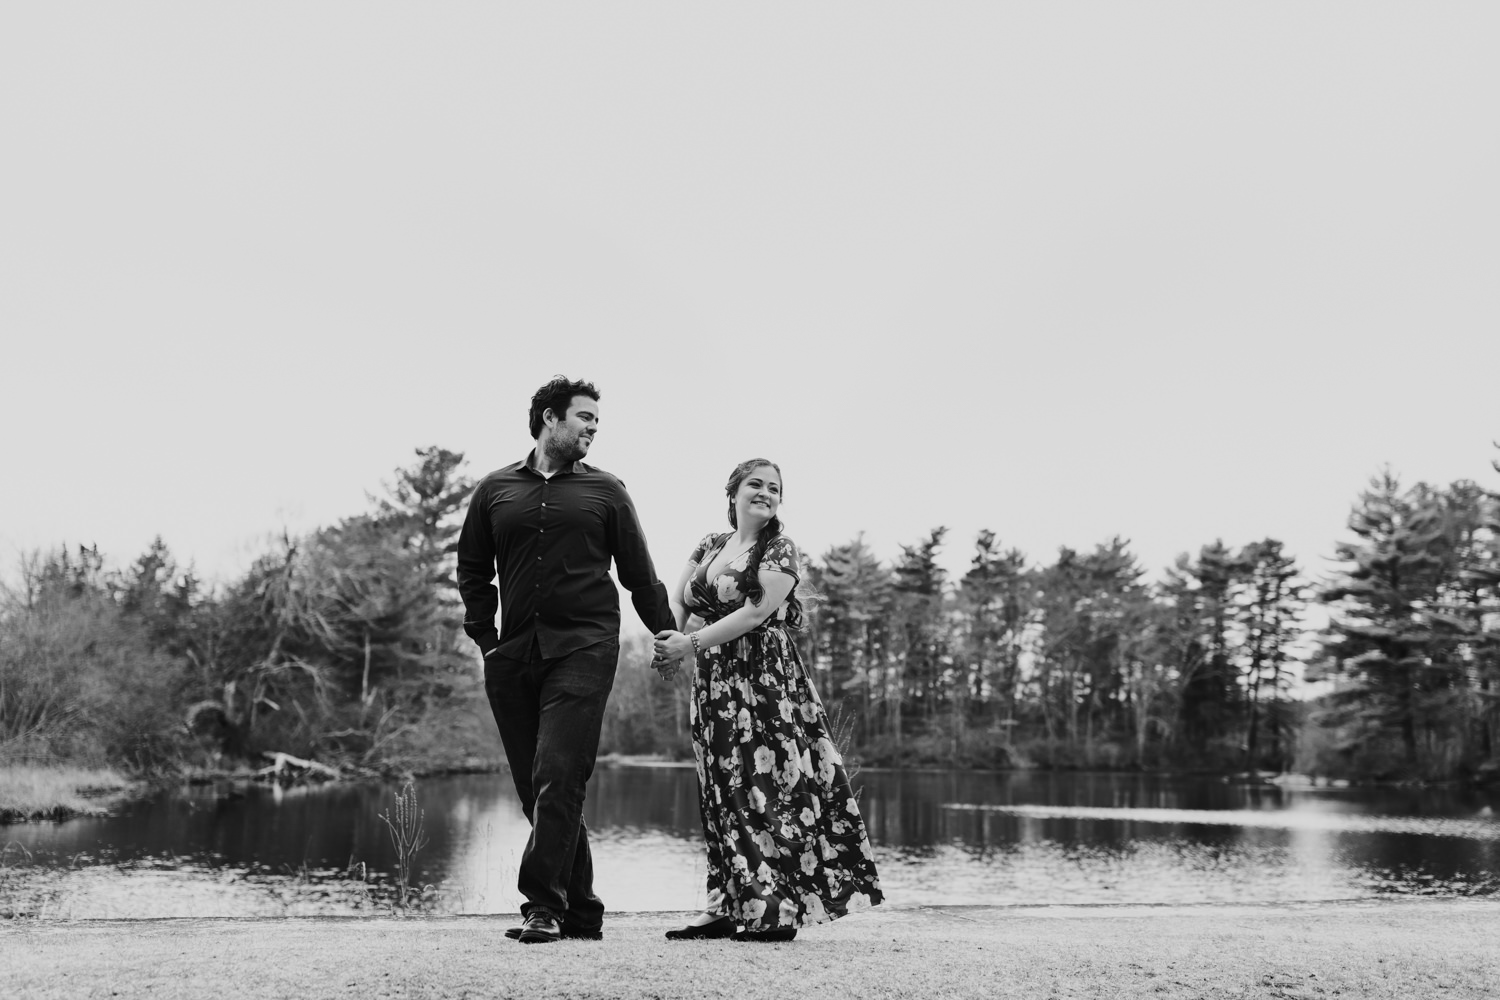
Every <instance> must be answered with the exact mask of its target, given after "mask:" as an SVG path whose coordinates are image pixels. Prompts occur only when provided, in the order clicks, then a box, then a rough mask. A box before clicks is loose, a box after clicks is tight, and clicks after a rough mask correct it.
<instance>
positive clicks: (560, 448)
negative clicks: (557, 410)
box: [547, 396, 599, 462]
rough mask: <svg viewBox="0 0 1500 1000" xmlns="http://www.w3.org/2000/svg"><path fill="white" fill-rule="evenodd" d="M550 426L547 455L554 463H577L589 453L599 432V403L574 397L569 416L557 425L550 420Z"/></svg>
mask: <svg viewBox="0 0 1500 1000" xmlns="http://www.w3.org/2000/svg"><path fill="white" fill-rule="evenodd" d="M549 412H550V411H549ZM548 426H549V427H550V428H551V429H552V435H551V436H550V437H549V438H548V439H547V454H548V455H549V456H551V457H552V459H553V460H554V461H558V462H576V461H578V460H579V459H581V458H583V457H584V456H586V455H587V454H588V453H589V445H591V444H593V443H594V435H595V434H597V433H598V432H599V401H598V400H597V399H591V398H589V397H588V396H574V397H573V401H572V402H571V403H569V404H568V415H567V416H565V417H564V418H563V419H561V420H558V421H557V422H556V423H553V422H552V421H550V420H549V421H548Z"/></svg>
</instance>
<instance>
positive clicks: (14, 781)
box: [0, 761, 134, 822]
mask: <svg viewBox="0 0 1500 1000" xmlns="http://www.w3.org/2000/svg"><path fill="white" fill-rule="evenodd" d="M133 787H134V785H133V783H132V782H131V781H130V780H129V779H127V778H125V777H123V776H122V775H120V774H119V772H117V771H115V770H113V769H111V768H84V767H42V766H37V765H35V764H15V763H5V762H3V761H0V822H17V821H21V820H29V819H66V818H68V817H69V816H95V815H102V814H104V813H107V812H108V811H109V808H110V806H112V805H114V804H115V803H116V802H117V801H118V799H119V798H120V797H121V796H122V795H124V794H126V793H128V792H129V791H130V790H131V789H132V788H133Z"/></svg>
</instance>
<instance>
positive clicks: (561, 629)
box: [458, 377, 882, 944]
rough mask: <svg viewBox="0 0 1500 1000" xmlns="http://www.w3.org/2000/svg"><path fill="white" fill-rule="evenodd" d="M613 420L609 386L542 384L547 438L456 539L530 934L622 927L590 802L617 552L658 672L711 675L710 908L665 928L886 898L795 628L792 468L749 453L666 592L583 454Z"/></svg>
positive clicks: (704, 680)
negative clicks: (786, 512)
mask: <svg viewBox="0 0 1500 1000" xmlns="http://www.w3.org/2000/svg"><path fill="white" fill-rule="evenodd" d="M598 426H599V392H598V390H597V389H595V388H594V386H593V385H592V384H591V383H588V382H573V381H569V380H567V379H564V378H561V377H558V378H555V379H553V380H552V381H551V382H549V383H547V384H546V385H544V386H542V388H541V389H539V390H537V392H536V394H535V395H534V396H533V397H532V400H531V413H530V431H531V436H532V438H533V439H534V440H535V442H536V447H535V449H534V450H533V451H532V452H531V454H530V455H528V456H527V458H526V459H525V460H524V461H521V462H517V463H515V464H514V465H509V466H506V467H505V468H503V469H500V470H498V471H496V472H493V473H491V474H490V475H488V476H486V477H485V478H484V479H483V480H481V481H480V483H479V485H478V486H477V487H476V488H475V490H474V493H473V495H472V496H471V497H470V500H469V509H468V513H467V515H466V517H465V519H464V525H463V530H462V532H461V534H460V536H459V541H458V586H459V592H460V593H461V595H462V597H463V601H464V608H465V615H464V630H465V631H466V632H467V633H468V635H469V636H470V638H472V639H473V640H474V641H475V642H476V643H477V644H478V645H479V648H480V650H481V651H482V652H483V654H484V678H485V692H486V694H487V695H488V696H489V702H490V708H491V709H492V711H493V712H494V715H495V723H496V725H497V726H498V728H499V730H500V740H501V742H502V744H503V745H504V747H505V755H506V759H507V760H508V761H509V763H510V769H511V776H512V778H513V779H514V781H515V786H516V792H517V794H518V795H519V796H520V799H521V806H522V809H523V810H524V811H525V814H526V818H527V820H528V821H530V823H531V835H530V837H529V838H528V840H527V842H526V847H525V850H524V851H523V853H522V855H521V865H520V875H519V879H518V888H519V889H520V892H521V895H522V896H524V897H525V899H526V902H525V903H524V904H523V905H522V907H521V911H522V917H523V918H524V921H523V924H522V926H520V927H516V928H512V929H511V930H509V931H507V932H506V935H507V936H508V937H513V938H518V939H519V940H521V941H522V942H525V943H528V944H532V943H543V942H549V941H558V940H561V939H563V938H592V939H597V938H599V937H600V936H601V934H602V932H601V925H602V922H603V916H604V904H603V902H602V901H601V900H600V899H599V898H598V896H596V895H595V894H594V890H593V882H594V871H593V859H592V857H591V855H590V853H589V842H588V831H587V829H586V827H585V826H584V823H583V802H584V796H585V791H586V786H587V784H588V779H589V776H590V775H591V774H592V773H593V768H594V758H595V756H596V755H597V752H598V747H599V731H600V727H601V725H602V724H603V720H604V710H605V705H606V703H607V701H608V698H609V691H610V688H611V686H612V685H613V683H614V675H615V666H616V661H617V659H618V657H619V645H620V643H619V631H620V609H619V598H618V593H617V591H616V589H615V586H614V584H613V582H612V581H611V580H610V578H609V574H608V570H609V563H610V561H611V559H613V561H614V563H615V571H616V573H617V574H618V576H619V579H620V584H621V586H623V587H624V588H625V589H626V590H628V591H629V592H630V595H631V603H632V604H634V606H635V610H636V613H637V614H638V615H639V616H640V618H641V621H643V622H644V623H645V624H646V627H647V628H649V629H650V630H651V631H652V632H653V633H655V637H656V638H655V658H654V659H653V661H652V666H654V667H656V668H657V670H658V671H659V672H660V673H661V674H662V676H663V677H665V678H668V679H670V678H672V677H673V676H675V674H676V673H677V671H678V670H679V669H681V668H683V667H687V668H688V669H689V670H690V671H691V673H692V702H691V705H692V733H693V750H694V755H695V757H696V760H697V770H698V800H699V808H700V813H701V817H702V821H703V836H704V841H705V844H706V847H707V853H708V866H707V867H708V908H707V909H706V910H705V911H704V912H703V913H701V914H699V915H698V916H697V917H696V918H695V919H694V920H693V921H692V922H691V923H689V924H688V925H687V926H686V927H681V928H677V929H674V930H669V931H668V932H667V934H666V936H667V937H668V938H671V939H674V940H683V939H694V938H733V939H735V940H741V941H789V940H791V939H792V938H793V937H795V936H796V933H797V929H798V928H799V927H803V926H806V925H808V924H816V923H821V922H823V921H827V920H832V919H835V918H837V917H840V916H843V915H844V914H845V913H846V912H847V911H848V910H849V909H851V908H853V907H855V906H860V905H873V904H876V903H879V902H880V901H881V898H882V895H881V891H880V880H879V878H878V876H877V875H876V873H875V865H874V859H873V856H872V854H871V852H870V844H869V840H868V839H867V837H866V836H865V828H864V823H863V821H862V820H861V818H860V814H859V807H858V804H857V802H856V800H855V797H854V792H853V790H852V789H851V788H850V786H849V780H848V777H847V775H846V774H845V772H844V768H843V761H842V759H841V758H840V756H839V753H838V750H837V749H836V748H835V747H834V745H833V741H832V734H831V732H830V730H829V726H828V720H827V717H826V715H825V714H824V711H823V706H822V703H821V702H820V701H819V699H818V696H817V693H816V691H815V690H814V689H813V686H812V683H811V680H810V678H809V677H808V673H807V670H806V668H805V667H804V666H803V663H802V660H801V657H800V656H799V655H798V652H797V647H796V645H795V644H794V643H793V641H792V638H791V635H790V632H791V631H794V630H798V629H800V628H801V627H802V607H801V604H800V602H799V601H798V599H797V594H796V592H795V588H796V585H797V582H798V579H799V577H800V574H801V569H800V565H799V556H798V553H797V549H796V547H795V546H794V545H793V544H792V541H791V539H789V538H787V537H786V536H785V535H784V534H782V530H781V521H780V518H779V517H778V516H777V514H778V510H779V508H780V506H781V498H782V483H781V470H780V469H779V468H778V467H777V466H776V464H775V463H773V462H770V461H767V460H765V459H752V460H750V461H748V462H742V463H740V464H739V465H738V466H736V467H735V469H734V472H733V473H732V474H731V475H730V477H729V481H728V484H727V485H726V488H725V492H726V493H727V495H728V521H729V528H730V530H729V531H722V532H713V533H710V534H708V535H706V536H704V538H703V540H702V541H701V542H699V543H698V545H697V547H696V548H694V549H693V552H692V554H691V555H690V556H689V557H688V560H687V564H686V565H685V566H684V567H683V570H682V573H681V576H680V577H679V579H678V581H677V585H676V588H675V590H674V591H672V592H671V593H668V592H667V589H666V588H665V587H664V586H663V585H662V583H661V581H660V580H659V579H658V578H657V576H656V571H655V569H654V568H653V566H652V562H651V556H650V554H649V552H648V551H647V548H646V541H645V538H644V536H643V535H642V532H641V527H640V522H639V520H638V519H637V517H636V513H635V507H634V506H633V504H632V503H631V501H630V496H629V494H627V493H626V491H625V486H624V484H623V483H621V482H620V481H619V480H618V479H616V478H615V477H614V476H611V475H610V474H609V473H607V472H604V471H602V470H600V469H597V468H595V467H594V466H591V465H586V464H584V462H583V459H584V457H585V456H587V454H588V450H589V446H590V444H591V443H592V441H593V438H594V435H595V434H596V433H597V432H598ZM497 580H498V590H497V587H496V581H497ZM497 610H499V611H500V612H501V626H500V628H499V629H498V630H497V629H496V626H495V614H496V611H497ZM695 626H696V627H695Z"/></svg>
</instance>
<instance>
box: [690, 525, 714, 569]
mask: <svg viewBox="0 0 1500 1000" xmlns="http://www.w3.org/2000/svg"><path fill="white" fill-rule="evenodd" d="M718 537H719V536H718V535H716V534H714V533H713V532H712V531H710V532H709V533H708V534H706V535H704V536H703V541H701V542H699V543H698V547H697V548H696V549H694V550H693V554H692V555H690V556H688V562H690V563H692V564H693V565H694V566H696V565H698V563H701V562H702V561H703V557H704V555H706V554H707V553H708V550H709V549H711V548H713V547H714V540H715V539H716V538H718Z"/></svg>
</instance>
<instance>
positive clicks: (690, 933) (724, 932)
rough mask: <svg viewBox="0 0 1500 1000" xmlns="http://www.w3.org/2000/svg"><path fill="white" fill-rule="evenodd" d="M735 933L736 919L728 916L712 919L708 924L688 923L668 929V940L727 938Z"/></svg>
mask: <svg viewBox="0 0 1500 1000" xmlns="http://www.w3.org/2000/svg"><path fill="white" fill-rule="evenodd" d="M733 934H734V921H733V920H730V919H729V918H728V917H720V918H719V919H718V920H710V921H709V922H708V923H706V924H688V925H687V926H686V927H677V928H674V929H673V930H670V931H667V940H668V941H707V940H710V939H712V938H727V937H729V936H731V935H733Z"/></svg>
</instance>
